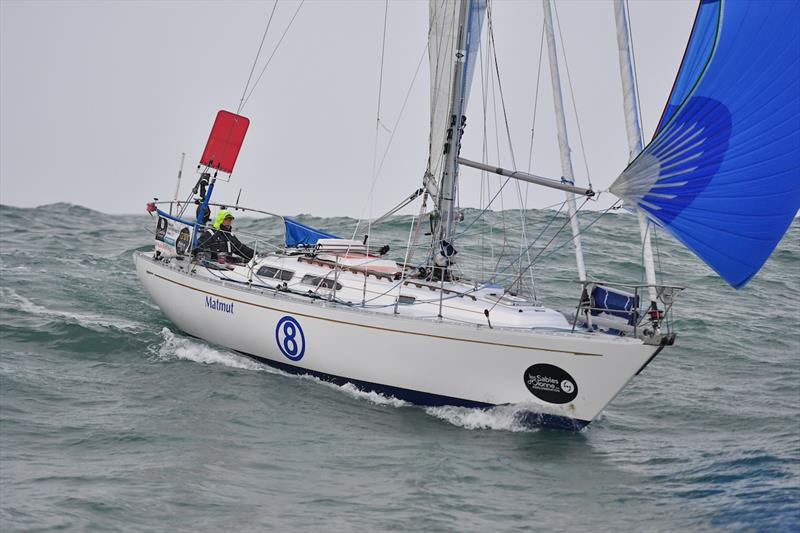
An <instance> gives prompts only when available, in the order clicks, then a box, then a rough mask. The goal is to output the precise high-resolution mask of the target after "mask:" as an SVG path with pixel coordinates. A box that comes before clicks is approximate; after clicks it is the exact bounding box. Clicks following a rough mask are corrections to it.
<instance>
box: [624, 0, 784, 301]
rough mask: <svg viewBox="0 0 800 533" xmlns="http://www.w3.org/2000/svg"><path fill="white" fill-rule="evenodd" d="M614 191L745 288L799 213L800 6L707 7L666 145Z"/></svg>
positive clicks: (713, 2) (780, 2)
mask: <svg viewBox="0 0 800 533" xmlns="http://www.w3.org/2000/svg"><path fill="white" fill-rule="evenodd" d="M611 191H612V192H613V193H614V194H616V195H617V196H619V197H620V198H622V199H624V200H625V201H626V202H627V204H628V205H636V206H638V207H639V208H640V209H642V210H643V211H644V212H645V213H646V214H647V216H648V217H649V218H650V219H651V220H652V221H654V222H655V223H657V224H658V225H660V226H662V227H664V228H665V229H667V230H668V231H669V232H670V233H672V235H674V236H675V237H676V238H677V239H679V240H680V241H681V242H683V244H685V245H686V246H687V247H688V248H689V249H691V250H692V251H693V252H694V253H695V254H697V255H698V256H699V257H700V258H701V259H703V260H704V261H705V262H706V263H707V264H708V265H709V266H711V267H712V268H713V269H714V270H716V271H717V273H718V274H719V275H720V276H721V277H722V278H724V279H725V280H726V281H727V282H728V283H730V284H731V285H732V286H733V287H736V288H737V289H738V288H741V287H743V286H744V285H745V284H746V283H747V282H748V281H749V280H750V279H751V278H752V277H753V276H754V275H755V274H756V273H757V272H758V271H759V269H760V268H761V266H762V265H763V264H764V262H765V261H766V260H767V258H768V257H769V255H770V254H771V253H772V251H773V250H774V249H775V246H777V244H778V242H779V241H780V240H781V238H782V237H783V235H784V233H786V230H787V229H788V228H789V225H790V224H791V223H792V220H793V219H794V217H795V215H796V214H797V211H798V208H800V2H795V1H784V0H760V1H758V2H743V1H733V0H702V1H701V3H700V7H699V9H698V14H697V19H696V21H695V25H694V28H693V30H692V34H691V37H690V39H689V44H688V46H687V49H686V53H685V55H684V59H683V62H682V64H681V68H680V70H679V72H678V76H677V78H676V80H675V85H674V86H673V89H672V93H671V94H670V98H669V100H668V102H667V106H666V108H665V110H664V114H663V116H662V118H661V121H660V122H659V124H658V127H657V129H656V133H655V136H654V137H653V140H652V141H651V142H650V144H649V145H648V146H647V147H646V148H645V149H644V150H643V151H642V153H641V154H639V156H638V157H637V158H636V159H635V160H634V161H633V162H631V164H630V165H629V166H628V168H626V169H625V171H624V172H623V173H622V175H621V176H620V177H619V178H617V180H616V181H615V182H614V184H613V185H612V186H611Z"/></svg>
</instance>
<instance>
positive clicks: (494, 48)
mask: <svg viewBox="0 0 800 533" xmlns="http://www.w3.org/2000/svg"><path fill="white" fill-rule="evenodd" d="M486 15H487V21H488V26H489V27H488V30H489V40H490V42H491V45H492V55H493V59H494V68H495V74H496V77H497V89H498V91H499V93H500V105H501V108H502V110H503V120H504V123H505V127H506V138H507V139H508V151H509V153H510V155H511V164H512V166H513V168H514V170H517V161H516V157H515V155H514V145H513V144H512V142H511V127H510V125H509V122H508V112H507V109H506V100H505V94H504V93H503V85H502V83H501V81H500V63H499V61H498V60H497V45H496V43H495V40H494V25H493V24H492V8H491V5H490V4H489V5H487V13H486ZM515 185H516V190H517V198H518V201H519V202H520V204H521V205H523V204H524V202H523V200H522V189H521V187H520V184H519V182H517V183H516V184H515ZM523 207H524V205H523ZM520 220H521V222H522V238H523V240H524V239H526V233H527V231H526V229H527V228H526V221H525V216H524V210H521V211H520ZM528 259H529V260H530V257H528ZM520 266H522V264H521V262H520ZM533 282H534V281H533V278H532V277H531V284H533Z"/></svg>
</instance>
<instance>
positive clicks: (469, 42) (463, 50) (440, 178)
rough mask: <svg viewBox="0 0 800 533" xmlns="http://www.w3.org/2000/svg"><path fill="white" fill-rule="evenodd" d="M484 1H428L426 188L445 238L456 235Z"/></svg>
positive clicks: (484, 8) (484, 7)
mask: <svg viewBox="0 0 800 533" xmlns="http://www.w3.org/2000/svg"><path fill="white" fill-rule="evenodd" d="M485 10H486V0H455V1H453V0H430V28H429V30H428V55H429V58H430V67H431V132H430V150H429V155H428V168H427V173H426V180H425V181H426V186H427V187H428V191H429V192H430V193H431V194H432V195H433V196H434V197H435V198H436V200H437V206H438V208H439V211H440V214H441V215H442V225H443V227H444V229H445V231H444V235H445V236H446V237H447V238H449V236H450V235H449V234H450V230H451V229H452V227H451V226H452V210H453V198H454V197H455V191H456V174H457V172H458V170H457V168H458V165H457V164H456V158H457V157H458V148H459V144H460V140H461V126H462V118H463V116H464V111H465V109H466V107H467V101H468V99H469V92H470V85H471V82H472V73H473V71H474V66H475V59H476V58H477V52H478V47H479V43H480V34H481V25H482V22H483V16H484V12H485Z"/></svg>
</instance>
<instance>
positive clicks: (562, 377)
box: [524, 363, 578, 403]
mask: <svg viewBox="0 0 800 533" xmlns="http://www.w3.org/2000/svg"><path fill="white" fill-rule="evenodd" d="M524 378H525V386H526V387H528V390H529V391H531V394H533V395H534V396H536V397H537V398H539V399H540V400H544V401H546V402H549V403H569V402H571V401H572V400H574V399H575V398H576V397H577V396H578V383H577V382H576V381H575V380H574V379H572V376H570V375H569V374H568V373H567V371H566V370H563V369H561V368H558V367H557V366H554V365H548V364H547V363H540V364H538V365H533V366H529V367H528V369H527V370H525V376H524Z"/></svg>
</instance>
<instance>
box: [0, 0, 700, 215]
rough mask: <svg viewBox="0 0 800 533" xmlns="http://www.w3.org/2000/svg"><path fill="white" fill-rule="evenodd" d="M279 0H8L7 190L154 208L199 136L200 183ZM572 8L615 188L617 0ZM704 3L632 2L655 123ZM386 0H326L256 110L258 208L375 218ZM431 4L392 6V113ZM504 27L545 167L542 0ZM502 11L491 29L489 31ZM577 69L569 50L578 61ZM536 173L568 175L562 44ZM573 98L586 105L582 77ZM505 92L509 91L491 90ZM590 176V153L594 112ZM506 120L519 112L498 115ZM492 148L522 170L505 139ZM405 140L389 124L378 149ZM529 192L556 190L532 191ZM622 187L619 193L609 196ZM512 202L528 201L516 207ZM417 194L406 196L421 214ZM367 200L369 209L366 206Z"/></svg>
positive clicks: (386, 119)
mask: <svg viewBox="0 0 800 533" xmlns="http://www.w3.org/2000/svg"><path fill="white" fill-rule="evenodd" d="M272 5H273V4H272V2H255V1H247V2H192V1H180V2H176V1H165V2H145V1H142V2H117V1H115V2H99V1H95V2H73V1H58V2H49V1H35V2H22V1H9V0H2V1H0V69H1V70H0V202H2V203H3V204H11V205H17V206H35V205H41V204H48V203H53V202H62V201H63V202H71V203H74V204H80V205H84V206H87V207H91V208H93V209H97V210H100V211H104V212H108V213H143V212H144V205H145V203H146V202H147V201H148V200H150V199H151V198H152V197H153V196H157V197H159V198H161V199H167V198H170V197H171V196H172V194H173V192H174V188H175V178H176V175H177V171H178V166H179V162H180V154H181V152H186V166H185V168H184V181H183V184H182V189H181V190H182V192H181V195H182V196H184V195H185V193H187V192H188V190H189V188H190V187H191V185H193V183H194V181H195V180H196V176H195V173H194V171H195V167H196V165H197V161H198V159H199V157H200V154H201V153H202V150H203V148H204V146H205V142H206V139H207V137H208V133H209V131H210V128H211V124H212V122H213V120H214V117H215V115H216V112H217V111H218V110H219V109H228V110H231V111H236V108H237V105H238V103H239V98H240V97H241V95H242V91H243V89H244V85H245V82H246V81H247V77H248V74H249V72H250V68H251V66H252V62H253V59H254V57H255V54H256V51H257V49H258V44H259V42H260V40H261V37H262V34H263V31H264V27H265V24H266V21H267V18H268V16H269V13H270V10H271V9H272ZM297 5H298V2H296V1H285V2H284V1H282V2H279V4H278V6H277V9H276V12H275V18H274V20H273V22H272V26H271V28H270V31H269V34H268V35H267V39H266V42H265V45H264V52H262V60H261V62H260V63H259V66H258V67H257V69H256V73H258V72H259V71H260V70H261V68H262V66H263V64H264V63H263V61H264V59H265V57H268V56H269V54H270V53H271V51H272V50H273V48H274V47H275V44H276V43H277V41H278V39H279V38H280V35H281V33H282V32H283V30H284V29H285V28H286V26H287V24H288V22H289V20H290V18H291V16H292V14H293V13H294V11H295V9H296V8H297ZM557 5H558V15H559V21H560V26H561V30H562V31H563V39H564V45H565V52H566V58H567V63H568V66H569V74H570V77H571V80H572V83H573V87H574V98H575V105H576V107H577V110H578V115H579V118H580V126H581V132H582V137H583V141H584V145H585V148H586V160H587V163H588V168H589V172H590V174H591V178H592V181H593V183H594V185H595V188H597V189H600V190H602V189H605V188H607V187H608V185H609V184H610V183H611V181H612V180H613V179H614V178H615V177H616V175H617V173H618V172H619V171H621V170H622V169H623V168H624V166H625V163H626V161H627V152H628V149H627V144H626V140H625V129H624V121H623V116H622V96H621V90H620V81H619V67H618V59H617V49H616V34H615V27H614V19H613V6H612V4H611V3H610V2H606V1H600V0H596V1H579V0H570V1H562V2H559V3H558V4H557ZM696 5H697V3H696V2H694V1H688V2H680V1H679V2H674V1H655V0H649V1H638V2H637V1H632V2H631V5H630V12H631V22H632V29H633V38H634V46H635V51H636V61H637V68H638V77H639V83H640V95H641V106H642V120H643V127H644V132H645V136H646V138H649V137H650V136H651V135H652V131H653V129H654V127H655V125H656V122H657V120H658V118H659V116H660V114H661V111H662V108H663V105H664V102H665V100H666V98H667V95H668V93H669V90H670V88H671V85H672V81H673V79H674V76H675V72H676V70H677V68H678V65H679V64H680V59H681V56H682V54H683V49H684V47H685V44H686V40H687V38H688V35H689V31H690V30H691V25H692V21H693V18H694V13H695V10H696ZM383 16H384V3H383V2H380V1H351V2H342V1H334V0H328V1H322V0H307V1H306V3H305V4H304V5H303V7H302V9H301V10H300V13H299V15H298V17H297V19H296V20H295V22H294V24H293V25H292V27H291V29H290V30H289V32H288V33H287V35H286V37H285V39H284V41H283V43H282V44H281V46H280V48H279V49H278V51H277V53H276V55H275V57H274V58H273V60H272V62H271V63H270V65H269V67H268V68H267V70H266V73H265V74H264V77H263V79H262V80H261V82H260V84H259V86H258V87H257V88H256V90H255V92H254V93H253V96H252V98H251V99H250V100H249V101H248V103H247V105H246V106H245V108H244V110H243V112H242V114H244V115H245V116H247V117H249V118H250V119H251V125H250V130H249V132H248V135H247V138H246V140H245V144H244V147H243V148H242V152H241V154H240V156H239V161H238V163H237V167H236V169H235V172H234V174H233V178H232V183H230V184H223V185H222V187H220V188H219V189H218V190H219V191H220V195H219V196H218V197H217V198H218V199H220V200H227V201H232V200H233V199H235V198H236V195H237V193H238V191H239V188H240V187H241V188H242V189H243V192H242V200H241V203H242V205H247V206H251V207H258V208H261V209H265V210H269V211H274V212H278V213H282V214H298V213H311V214H315V215H320V216H332V215H349V216H356V217H358V216H360V215H361V214H362V212H364V211H363V210H364V208H365V205H366V200H367V197H368V191H369V187H370V182H371V173H372V166H373V145H374V143H375V135H376V126H375V117H376V109H377V100H378V79H379V73H380V52H381V38H382V32H383ZM427 17H428V4H427V2H423V1H416V0H408V1H393V2H390V3H389V11H388V27H387V36H386V59H385V65H384V80H383V93H382V98H381V122H382V123H383V124H384V125H385V126H386V128H388V129H393V128H394V127H395V123H396V121H397V118H398V115H399V113H400V110H401V107H402V104H403V100H404V99H405V97H406V93H407V91H408V88H409V85H410V83H411V80H412V78H413V75H414V72H415V70H416V68H417V64H418V63H419V60H420V57H421V56H422V54H423V53H424V49H425V44H426V43H425V41H426V36H427V24H428V22H427ZM493 23H494V31H495V41H496V44H497V49H498V50H497V54H498V62H499V66H500V73H501V82H502V86H503V91H504V95H505V101H506V106H507V109H508V113H509V122H510V128H511V134H512V143H513V148H514V153H515V158H516V161H517V166H518V168H520V169H526V168H527V162H528V153H529V143H530V138H531V132H530V130H531V120H532V116H533V107H534V106H533V104H534V100H535V87H536V80H537V65H538V60H539V43H540V38H541V31H542V30H541V28H542V7H541V3H540V2H538V1H534V2H525V1H522V0H517V1H502V0H495V1H494V4H493ZM485 35H486V27H485V26H484V42H486V39H485ZM561 67H562V69H564V68H565V65H564V63H563V62H562V65H561ZM480 69H481V66H480V65H478V67H477V68H476V83H475V84H474V86H473V90H472V97H471V100H470V108H469V113H468V117H469V119H470V121H469V123H468V127H467V133H466V138H465V141H464V145H463V148H462V155H463V156H464V157H468V158H472V159H478V160H480V159H481V153H482V145H483V131H482V130H483V125H482V115H483V111H482V103H481V101H482V97H481V87H480V84H479V79H480V76H481V70H480ZM543 69H544V74H543V76H542V79H541V87H540V95H539V102H538V106H539V107H538V114H537V117H538V118H537V122H536V126H535V143H534V150H533V165H532V169H531V170H532V171H533V172H535V173H537V174H541V175H546V176H552V177H558V176H560V164H559V157H558V148H557V144H556V140H555V126H554V122H553V111H552V97H551V94H550V79H549V74H548V73H547V67H546V58H545V65H543ZM562 83H563V84H564V93H565V102H566V103H567V104H568V105H569V106H570V107H571V105H572V104H571V98H570V95H569V87H568V85H567V76H566V73H565V72H564V71H563V70H562ZM489 99H490V104H489V106H491V94H490V95H489ZM428 120H429V119H428V68H427V56H426V58H425V60H424V62H423V65H422V69H421V70H420V73H419V76H418V78H417V80H416V83H415V84H414V86H413V88H412V90H411V92H410V97H409V100H408V104H407V107H406V110H405V112H404V113H403V115H402V119H401V120H400V122H399V123H398V126H397V127H396V129H395V130H394V132H393V133H394V138H393V140H392V145H391V149H390V151H389V152H388V156H387V158H386V161H385V164H384V166H383V170H382V172H381V174H380V176H379V178H378V181H377V184H376V186H375V191H376V192H375V198H374V203H373V205H372V207H371V213H372V215H374V216H377V215H379V214H381V213H382V212H383V211H385V210H386V209H388V208H389V207H391V206H393V205H395V204H396V203H397V202H398V201H399V200H400V199H401V198H403V197H405V196H406V195H408V194H409V193H410V192H411V191H413V190H414V189H416V188H417V187H418V186H419V185H420V183H421V179H422V173H423V171H424V168H425V161H426V157H427V139H428ZM569 121H570V127H571V129H570V145H571V147H572V150H573V165H574V167H575V173H576V177H577V178H578V179H579V180H580V181H583V183H585V178H586V170H585V169H586V166H585V165H584V162H583V154H582V152H581V147H580V143H579V137H578V133H577V129H576V127H575V117H574V116H573V114H572V112H570V117H569ZM497 127H498V129H499V131H501V132H502V131H504V128H505V126H504V125H503V124H502V123H499V124H498V126H497ZM494 130H495V124H494V118H490V119H489V123H488V124H487V131H488V132H489V134H488V139H487V143H488V145H489V146H490V148H489V162H491V163H492V164H499V165H503V166H507V167H510V166H511V161H510V155H509V151H508V150H507V149H504V148H502V146H503V145H505V144H507V143H506V142H505V140H504V137H503V136H501V137H500V145H501V149H500V152H499V155H498V152H497V151H496V150H495V148H494V146H495V145H496V140H495V139H496V138H495V133H494ZM389 138H390V134H389V132H388V131H387V130H386V129H384V128H380V129H379V130H378V146H379V158H380V155H381V154H382V153H383V149H384V148H385V147H386V145H387V143H388V141H389ZM462 184H463V189H462V193H461V200H462V204H464V205H477V203H478V195H479V184H480V177H479V174H478V173H477V172H476V171H472V170H464V171H463V172H462ZM529 198H530V200H529V203H528V205H529V206H531V207H543V206H546V205H549V204H553V203H556V202H558V201H560V199H561V198H562V194H561V193H559V192H556V191H550V190H546V191H542V190H539V189H536V190H533V189H531V191H530V196H529ZM610 203H611V199H610V197H609V195H605V198H601V200H600V201H599V202H598V204H597V207H606V206H607V205H609V204H610ZM505 207H510V206H509V205H505ZM411 211H412V210H409V209H406V211H405V212H411ZM365 214H368V213H365Z"/></svg>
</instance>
